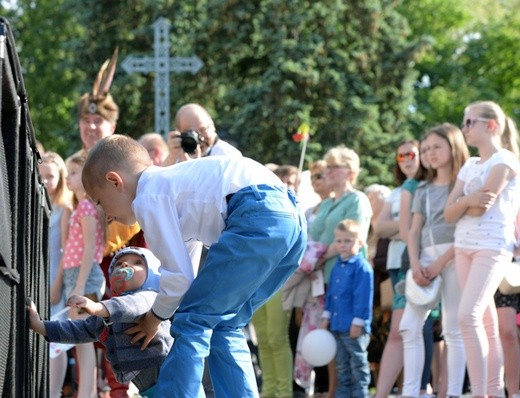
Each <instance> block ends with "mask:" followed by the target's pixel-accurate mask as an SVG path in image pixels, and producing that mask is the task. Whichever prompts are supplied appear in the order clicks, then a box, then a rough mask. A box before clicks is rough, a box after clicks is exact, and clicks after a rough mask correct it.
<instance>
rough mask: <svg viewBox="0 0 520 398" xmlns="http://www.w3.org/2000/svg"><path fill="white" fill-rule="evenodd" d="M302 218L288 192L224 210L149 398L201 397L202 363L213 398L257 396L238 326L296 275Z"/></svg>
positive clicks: (258, 194) (256, 191)
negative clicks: (217, 233)
mask: <svg viewBox="0 0 520 398" xmlns="http://www.w3.org/2000/svg"><path fill="white" fill-rule="evenodd" d="M306 228H307V227H306V222H305V217H304V215H303V213H302V212H301V210H300V209H299V207H298V205H297V200H296V198H295V196H294V195H293V193H292V192H291V191H287V189H285V188H283V187H275V186H267V185H259V186H251V187H247V188H244V189H241V190H240V191H238V192H237V193H235V194H234V195H233V197H232V198H231V200H230V201H229V204H228V217H227V220H226V227H225V229H224V230H223V231H222V234H221V236H220V238H219V240H218V241H217V242H216V243H215V244H213V245H212V246H211V247H210V248H209V251H208V256H207V258H206V262H205V263H204V266H203V267H202V269H201V270H200V272H199V274H198V275H197V277H196V278H195V280H194V281H193V283H192V284H191V286H190V288H189V289H188V291H187V292H186V294H185V296H184V297H183V299H182V301H181V303H180V305H179V308H178V310H177V311H176V312H175V315H174V318H173V322H172V327H171V334H172V336H173V337H174V338H175V341H174V343H173V346H172V348H171V350H170V353H169V354H168V357H167V358H166V360H165V361H164V363H163V366H162V367H161V372H160V374H159V380H158V383H157V385H156V394H155V397H156V398H157V397H159V398H162V397H168V398H169V397H204V392H203V390H202V384H201V380H202V373H203V368H204V358H206V357H208V364H209V368H210V374H211V380H212V382H213V387H214V390H215V396H217V397H244V398H245V397H258V387H257V385H256V376H255V373H254V370H253V366H252V362H251V354H250V352H249V348H248V346H247V342H246V339H245V337H244V335H243V333H242V327H244V326H245V325H246V324H247V323H249V321H250V319H251V316H252V314H253V312H254V311H255V310H256V309H257V308H259V307H260V306H261V305H262V304H263V303H265V302H266V301H267V300H268V299H269V298H270V297H271V296H272V295H273V294H274V293H275V292H276V291H277V290H278V289H280V288H281V287H282V285H283V284H284V283H285V281H286V280H287V279H288V278H289V277H290V276H291V275H292V273H293V272H294V271H295V270H296V269H297V267H298V264H299V262H300V260H301V258H302V257H303V252H304V249H305V245H306Z"/></svg>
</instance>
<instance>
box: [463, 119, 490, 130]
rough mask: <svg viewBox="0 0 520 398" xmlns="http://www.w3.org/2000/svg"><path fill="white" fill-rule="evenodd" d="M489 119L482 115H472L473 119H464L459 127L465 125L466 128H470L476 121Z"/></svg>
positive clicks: (487, 120)
mask: <svg viewBox="0 0 520 398" xmlns="http://www.w3.org/2000/svg"><path fill="white" fill-rule="evenodd" d="M489 120H490V119H486V118H484V117H474V118H473V119H469V118H468V119H466V120H464V121H463V122H462V124H461V125H460V128H461V130H462V129H463V128H464V127H466V128H467V129H470V128H472V127H473V126H474V125H475V123H477V122H489Z"/></svg>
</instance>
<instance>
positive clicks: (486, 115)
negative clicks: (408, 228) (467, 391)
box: [444, 101, 520, 397]
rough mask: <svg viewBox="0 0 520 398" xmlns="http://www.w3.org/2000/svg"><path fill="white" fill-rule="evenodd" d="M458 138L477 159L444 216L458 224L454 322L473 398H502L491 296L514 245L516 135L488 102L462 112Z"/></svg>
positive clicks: (461, 177) (518, 190) (519, 186)
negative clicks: (457, 324) (456, 320)
mask: <svg viewBox="0 0 520 398" xmlns="http://www.w3.org/2000/svg"><path fill="white" fill-rule="evenodd" d="M462 131H463V133H464V135H465V137H466V141H467V144H468V145H469V146H472V147H475V148H476V149H477V150H478V155H479V156H478V157H472V158H470V159H468V161H467V162H466V163H465V164H464V166H463V167H462V169H461V170H460V172H459V174H458V178H457V181H456V183H455V186H454V188H453V190H452V191H451V193H450V195H449V197H448V201H447V205H446V208H445V210H444V215H445V218H446V221H447V222H456V223H457V225H456V229H455V268H456V272H457V276H458V279H459V284H460V286H461V289H462V295H461V300H460V306H459V321H460V326H461V331H462V336H463V339H464V345H465V348H466V355H467V362H468V373H469V378H470V382H471V392H472V395H473V396H474V397H503V396H504V377H503V376H504V375H503V369H504V367H503V365H504V363H503V362H504V360H503V352H502V347H501V343H500V338H499V332H498V321H497V310H496V307H495V302H494V300H493V295H494V293H495V292H496V290H497V288H498V286H499V284H500V282H501V280H502V278H503V276H504V271H503V270H502V268H503V267H502V265H503V264H504V263H507V262H510V261H511V258H512V250H513V247H514V244H515V241H516V240H515V236H514V229H515V225H514V222H515V215H516V214H517V213H518V209H519V205H520V201H519V199H520V195H519V194H520V177H519V171H520V164H519V161H518V156H517V154H518V152H519V151H518V132H517V130H516V127H515V125H514V123H513V121H512V120H511V119H510V118H508V117H507V116H506V115H505V114H504V111H503V110H502V109H501V108H500V106H499V105H498V104H496V103H494V102H491V101H482V102H475V103H472V104H470V105H469V106H467V107H466V109H465V111H464V122H463V125H462ZM510 393H514V392H510Z"/></svg>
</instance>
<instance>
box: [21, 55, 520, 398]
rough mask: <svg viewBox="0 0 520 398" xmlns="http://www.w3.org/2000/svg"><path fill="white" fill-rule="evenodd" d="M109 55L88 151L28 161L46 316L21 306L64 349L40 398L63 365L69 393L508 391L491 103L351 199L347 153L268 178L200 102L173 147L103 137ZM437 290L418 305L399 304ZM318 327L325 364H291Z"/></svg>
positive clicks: (159, 140) (514, 172)
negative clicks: (45, 230)
mask: <svg viewBox="0 0 520 398" xmlns="http://www.w3.org/2000/svg"><path fill="white" fill-rule="evenodd" d="M116 61H117V52H116V53H115V54H114V56H113V57H112V59H111V60H110V61H109V62H107V63H106V64H104V65H103V67H102V68H101V70H100V72H99V75H98V78H97V79H96V81H95V83H94V86H93V89H92V92H90V93H85V94H84V95H83V96H82V97H81V98H80V100H79V102H78V122H79V128H80V139H81V143H82V149H81V150H80V151H78V152H77V153H75V154H73V155H72V156H70V157H69V158H68V159H66V160H63V158H62V157H61V156H60V155H59V154H57V153H55V152H52V151H46V152H45V150H44V149H43V148H42V149H41V152H42V163H41V164H40V166H39V169H40V175H41V178H42V181H43V183H44V184H45V185H46V187H47V191H48V193H49V197H50V199H51V202H52V213H51V222H50V228H51V231H50V242H49V243H50V280H49V283H50V286H51V296H50V300H51V304H52V307H51V320H50V321H43V322H42V321H41V320H40V316H39V314H38V310H37V309H36V308H34V307H31V308H29V313H30V317H29V319H30V327H31V329H33V330H34V331H35V332H37V333H39V334H41V335H43V336H45V338H46V339H47V340H48V341H49V342H53V343H70V344H74V349H73V350H71V351H70V352H62V353H60V354H59V355H56V356H53V357H52V358H51V359H50V361H49V369H50V372H49V373H50V383H49V387H50V397H51V398H54V397H61V396H65V392H64V390H63V387H64V381H65V378H66V373H67V370H68V369H69V368H70V364H69V361H68V358H69V357H70V356H71V355H72V354H71V352H74V356H75V358H76V361H75V363H76V365H78V366H77V371H76V372H75V373H76V374H77V378H76V380H73V381H74V383H76V386H75V388H74V390H75V392H74V393H75V394H76V396H77V397H78V398H93V397H98V396H104V397H113V398H120V397H129V396H131V395H129V394H131V392H130V391H131V390H132V388H134V389H135V388H137V390H138V391H139V394H140V396H142V397H152V396H156V397H169V396H176V397H177V396H179V397H184V396H190V397H191V396H193V397H198V396H208V397H211V396H217V397H218V396H232V397H246V396H247V397H255V396H258V395H260V396H262V397H265V398H275V397H276V398H282V397H287V398H288V397H293V396H302V397H303V396H305V395H309V394H313V395H314V396H315V397H318V396H320V397H329V398H332V397H338V398H343V397H345V398H346V397H368V396H372V395H373V396H375V397H379V398H382V397H388V396H389V395H391V394H398V395H401V396H402V397H414V398H415V397H433V396H436V397H442V398H444V397H457V396H461V395H463V394H464V393H465V392H468V391H470V392H471V394H472V396H475V397H504V396H506V393H507V396H509V397H514V398H518V397H520V361H519V358H520V344H519V336H518V326H519V325H518V312H520V295H519V294H511V295H504V294H502V293H501V292H500V291H499V290H498V287H499V285H500V283H501V280H502V278H503V276H504V271H503V269H504V267H503V265H504V264H506V263H510V262H511V261H512V259H513V257H514V254H515V251H516V250H517V249H516V247H517V242H518V241H519V236H518V230H520V225H518V224H517V217H516V214H518V210H519V208H520V175H519V172H520V162H519V159H518V155H519V149H518V133H517V130H516V126H515V125H514V123H513V121H512V120H511V119H510V118H508V117H507V116H506V115H505V114H504V112H503V110H502V109H501V108H500V106H499V105H498V104H496V103H494V102H490V101H481V102H475V103H472V104H469V105H468V106H467V107H466V109H465V112H464V115H462V120H463V123H462V126H461V128H459V127H456V126H455V125H453V124H449V123H443V124H440V125H437V126H432V127H431V128H430V129H428V130H427V131H426V132H425V133H424V135H423V137H422V138H421V140H420V141H418V140H406V141H403V142H401V143H399V144H398V145H397V147H396V150H395V170H394V176H395V188H393V189H390V187H386V186H383V185H380V184H374V185H371V186H368V187H366V188H365V189H364V190H361V189H359V186H358V176H359V173H360V171H361V167H362V164H363V158H362V154H359V155H358V154H357V153H356V152H355V151H353V150H352V149H350V148H349V147H347V146H345V145H342V144H339V145H337V146H335V147H333V148H330V149H329V150H328V151H327V152H326V153H325V154H324V156H323V158H322V159H320V160H318V161H316V162H314V163H312V164H311V165H309V170H308V171H305V172H304V173H302V172H301V170H298V168H297V167H295V166H293V165H286V164H283V165H273V164H269V165H262V164H259V163H257V162H255V161H253V160H251V159H248V158H245V157H242V154H241V153H240V151H239V150H238V149H237V148H235V147H234V146H233V145H231V144H230V143H228V142H226V141H224V140H222V139H221V138H220V137H219V136H218V134H217V129H216V126H215V124H214V122H213V120H212V118H211V116H210V114H209V112H208V111H207V110H206V109H205V108H204V107H203V106H201V105H199V104H195V103H189V104H185V105H183V106H182V107H180V108H179V109H178V111H177V113H176V117H175V130H174V131H172V132H171V133H170V134H169V135H168V138H167V140H165V139H164V138H163V137H162V136H161V135H159V134H156V133H146V134H143V135H142V136H141V137H140V138H139V139H138V140H137V141H135V140H133V139H131V138H129V137H125V136H122V135H118V134H116V126H117V119H118V115H119V110H118V106H117V104H116V102H115V101H114V99H113V98H112V96H111V95H110V93H109V90H110V85H111V82H112V78H113V74H114V70H115V67H116ZM469 148H473V150H474V151H475V153H476V155H475V156H473V157H470V156H469V153H470V152H469ZM360 155H361V156H360ZM172 165H175V166H173V167H169V166H172ZM304 178H308V180H309V181H310V184H311V185H312V190H313V191H314V192H313V193H312V195H310V194H309V192H305V191H304V190H303V189H301V187H302V186H303V185H304V183H305V182H306V181H304ZM309 181H307V182H309ZM298 203H299V204H298ZM304 210H305V212H304ZM518 254H520V249H518ZM159 263H160V264H161V266H160V267H159V265H158V264H159ZM407 275H408V276H407ZM387 278H389V279H388V280H389V282H390V284H391V290H390V292H389V291H388V289H386V290H383V288H382V287H383V285H385V281H386V280H387ZM436 278H438V280H439V281H440V280H442V282H441V284H440V293H439V297H440V299H439V300H437V301H434V302H432V304H431V305H427V306H425V305H417V304H414V303H413V302H412V300H410V298H409V297H408V296H407V286H408V283H411V282H409V279H410V280H411V281H413V282H414V283H415V284H416V285H419V286H428V285H430V284H432V283H433V281H434V280H436ZM388 293H390V304H388V301H389V300H388ZM66 306H68V307H69V308H70V309H69V313H68V316H69V318H70V319H69V320H54V317H55V316H57V314H60V313H62V312H63V310H64V308H65V307H66ZM246 327H248V328H251V329H252V330H253V331H254V332H255V333H253V335H255V336H256V339H253V340H254V341H246V339H245V337H244V333H243V330H244V328H246ZM317 328H323V329H327V330H329V331H330V332H331V333H332V334H333V335H334V338H335V339H336V342H337V352H336V356H335V358H334V359H333V360H332V361H331V362H330V363H328V364H327V365H325V366H321V367H313V366H312V365H311V364H309V363H307V362H306V361H305V359H304V356H303V355H302V341H303V339H304V338H305V336H306V335H307V334H308V333H309V332H310V331H312V330H314V329H317ZM170 334H171V335H170ZM252 345H254V346H255V349H257V350H258V357H259V369H260V371H261V377H259V372H258V371H257V369H255V367H254V366H253V365H254V363H253V361H252V357H251V353H250V347H251V346H252ZM256 345H257V347H256ZM136 348H137V349H136ZM141 350H142V351H141ZM139 351H141V353H142V354H140V353H139ZM154 353H155V354H154ZM151 358H155V360H151ZM62 394H63V395H62Z"/></svg>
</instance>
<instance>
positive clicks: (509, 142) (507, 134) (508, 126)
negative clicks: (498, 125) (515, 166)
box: [502, 116, 520, 157]
mask: <svg viewBox="0 0 520 398" xmlns="http://www.w3.org/2000/svg"><path fill="white" fill-rule="evenodd" d="M502 146H503V147H504V148H505V149H508V150H510V151H511V152H513V153H514V154H515V156H516V157H520V149H519V148H518V129H517V128H516V124H515V122H514V121H513V119H511V118H510V117H507V116H506V119H505V126H504V131H503V133H502Z"/></svg>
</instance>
